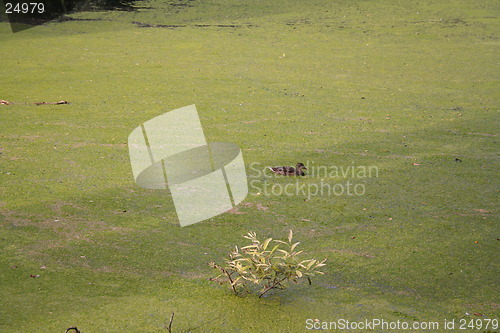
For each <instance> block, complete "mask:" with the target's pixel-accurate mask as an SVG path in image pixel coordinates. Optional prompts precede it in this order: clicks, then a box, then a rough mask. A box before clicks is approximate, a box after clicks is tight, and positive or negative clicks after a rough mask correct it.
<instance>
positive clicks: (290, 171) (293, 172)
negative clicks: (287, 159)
mask: <svg viewBox="0 0 500 333" xmlns="http://www.w3.org/2000/svg"><path fill="white" fill-rule="evenodd" d="M269 169H270V170H271V171H272V172H274V173H276V174H278V175H283V176H305V175H306V174H305V172H304V170H307V168H306V166H305V165H304V164H303V163H297V165H296V166H295V168H294V167H291V166H281V167H269Z"/></svg>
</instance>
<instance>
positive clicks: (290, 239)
mask: <svg viewBox="0 0 500 333" xmlns="http://www.w3.org/2000/svg"><path fill="white" fill-rule="evenodd" d="M292 238H293V231H292V229H290V233H289V234H288V242H289V243H291V242H292Z"/></svg>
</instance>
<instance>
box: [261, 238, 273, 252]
mask: <svg viewBox="0 0 500 333" xmlns="http://www.w3.org/2000/svg"><path fill="white" fill-rule="evenodd" d="M272 240H273V239H272V238H268V239H266V240H265V241H264V243H262V249H264V250H265V249H267V246H268V245H269V242H271V241H272Z"/></svg>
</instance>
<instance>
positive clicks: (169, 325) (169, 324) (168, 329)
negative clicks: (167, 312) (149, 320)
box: [167, 312, 174, 333]
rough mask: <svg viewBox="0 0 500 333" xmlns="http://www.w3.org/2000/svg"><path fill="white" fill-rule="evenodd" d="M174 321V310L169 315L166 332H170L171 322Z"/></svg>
mask: <svg viewBox="0 0 500 333" xmlns="http://www.w3.org/2000/svg"><path fill="white" fill-rule="evenodd" d="M173 321H174V312H172V315H171V316H170V322H169V323H168V327H167V331H168V333H172V322H173Z"/></svg>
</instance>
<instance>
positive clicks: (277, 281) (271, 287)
mask: <svg viewBox="0 0 500 333" xmlns="http://www.w3.org/2000/svg"><path fill="white" fill-rule="evenodd" d="M285 280H286V277H284V278H283V279H281V280H274V281H273V285H272V286H269V287H267V288H266V289H265V290H264V292H263V293H262V294H260V296H259V298H261V297H262V296H264V294H265V293H267V292H268V291H269V290H271V289H273V288H277V287H276V286H282V284H281V282H283V281H285Z"/></svg>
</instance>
